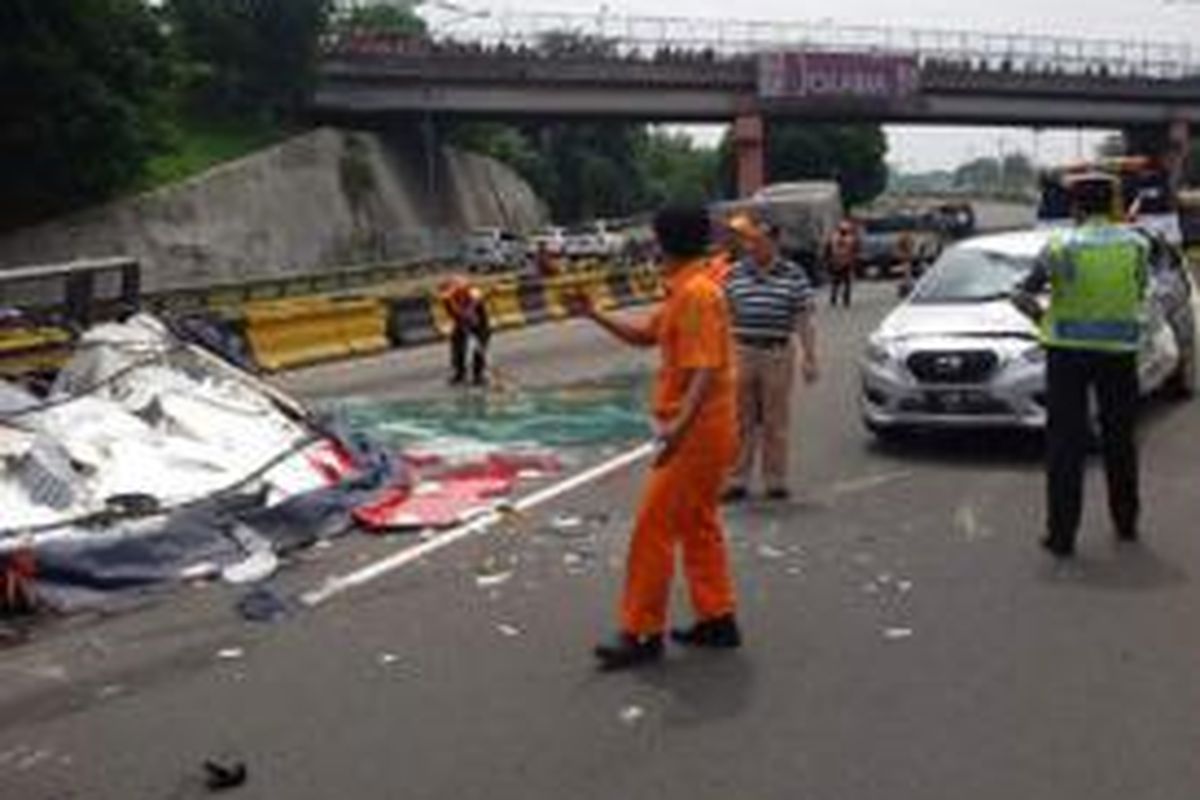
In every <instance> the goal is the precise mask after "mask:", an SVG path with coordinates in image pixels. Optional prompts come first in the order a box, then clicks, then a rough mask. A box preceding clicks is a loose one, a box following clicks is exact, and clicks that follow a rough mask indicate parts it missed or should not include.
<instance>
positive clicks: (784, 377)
mask: <svg viewBox="0 0 1200 800" xmlns="http://www.w3.org/2000/svg"><path fill="white" fill-rule="evenodd" d="M731 227H732V229H733V231H734V233H735V234H736V235H737V237H738V239H739V241H740V243H741V246H742V251H743V253H745V255H744V257H743V258H742V259H741V260H740V261H739V262H738V263H737V264H736V265H735V266H734V268H733V270H732V271H731V272H730V273H729V276H728V277H727V279H726V282H725V295H726V298H727V299H728V301H729V308H730V311H731V312H732V315H733V332H734V337H735V338H736V340H737V352H738V413H739V420H740V426H741V451H740V454H739V457H738V462H737V466H736V468H735V469H734V472H733V474H732V477H731V479H730V482H729V486H728V488H727V489H726V492H725V501H726V502H737V501H740V500H744V499H745V498H746V496H747V491H748V487H749V485H750V481H751V479H752V476H753V472H754V468H755V465H756V462H757V461H758V459H759V456H760V455H761V458H762V472H763V483H764V484H765V486H766V495H767V498H768V499H771V500H786V499H787V498H788V497H790V490H789V489H788V426H789V420H790V414H789V411H790V407H791V399H792V383H793V378H794V375H795V365H796V340H797V339H799V342H800V350H801V354H802V360H801V364H800V366H801V371H802V373H803V375H804V380H805V382H807V383H813V382H814V381H816V380H817V376H818V374H819V372H818V368H817V347H816V331H815V329H814V327H813V322H812V309H813V289H812V284H811V283H810V282H809V279H808V276H807V274H806V273H805V272H804V270H803V269H802V268H801V267H800V266H798V265H796V264H794V263H792V262H791V261H788V260H786V259H784V258H782V257H781V256H780V255H779V251H778V248H777V246H776V243H775V236H774V231H773V230H771V228H770V227H769V226H768V225H766V224H764V223H763V222H761V221H755V220H753V219H750V218H746V219H744V220H743V219H739V220H736V221H735V223H734V224H732V225H731Z"/></svg>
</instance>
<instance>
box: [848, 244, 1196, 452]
mask: <svg viewBox="0 0 1200 800" xmlns="http://www.w3.org/2000/svg"><path fill="white" fill-rule="evenodd" d="M1139 233H1140V234H1141V235H1143V236H1145V237H1146V240H1147V243H1148V244H1149V246H1150V249H1151V258H1150V261H1151V266H1150V285H1149V289H1148V291H1147V297H1146V303H1145V309H1144V314H1143V321H1144V332H1143V335H1142V341H1141V345H1140V350H1139V352H1138V376H1139V379H1140V384H1141V389H1142V391H1143V393H1149V392H1153V391H1156V390H1158V389H1160V388H1168V389H1171V390H1173V391H1174V392H1175V393H1177V394H1179V395H1181V396H1190V395H1191V394H1192V392H1193V391H1194V388H1195V380H1196V365H1195V357H1196V353H1195V349H1196V348H1195V341H1196V334H1195V319H1194V314H1193V307H1192V299H1193V296H1194V294H1195V289H1194V287H1193V285H1192V281H1191V279H1190V277H1189V275H1188V272H1187V268H1186V262H1185V261H1184V259H1183V256H1182V254H1181V253H1180V252H1179V250H1178V249H1177V248H1175V247H1173V246H1172V245H1170V244H1169V243H1168V242H1167V241H1166V240H1165V239H1164V238H1163V237H1161V236H1160V235H1158V234H1155V233H1153V232H1148V231H1144V230H1141V229H1139ZM1051 235H1052V234H1051V232H1049V231H1024V232H1018V233H1007V234H997V235H992V236H981V237H977V238H974V239H968V240H966V241H964V242H961V243H959V244H957V245H954V246H952V247H950V248H949V249H947V250H946V251H945V252H944V253H943V254H942V256H941V257H940V258H939V259H938V260H937V261H936V262H935V263H934V265H933V266H932V267H931V268H930V269H929V271H928V272H926V274H925V275H924V276H923V277H922V278H921V280H920V281H919V282H918V283H917V285H916V287H915V288H914V289H913V291H912V293H911V295H910V296H909V297H908V298H907V299H906V300H905V301H904V302H902V303H901V304H900V305H899V306H898V307H897V308H895V309H894V310H893V311H892V312H891V313H890V314H888V316H887V317H886V318H885V319H884V320H883V322H882V323H880V325H879V327H878V328H877V329H876V330H875V332H874V333H872V334H871V336H870V338H869V340H868V343H867V347H866V351H865V353H864V354H863V357H862V360H861V362H860V370H861V377H862V394H861V406H862V415H863V421H864V423H865V424H866V426H867V428H868V429H870V430H871V431H873V432H874V433H876V434H877V435H880V436H886V435H888V434H891V433H896V432H900V431H904V430H911V429H918V428H980V427H1006V428H1024V429H1039V428H1042V427H1044V426H1045V424H1046V397H1045V386H1046V360H1045V351H1044V350H1043V348H1042V346H1041V344H1040V343H1039V340H1038V335H1037V330H1036V328H1035V326H1034V324H1033V323H1032V322H1031V321H1030V320H1029V319H1028V318H1027V317H1025V316H1024V315H1022V314H1021V313H1020V312H1018V311H1017V310H1016V308H1015V307H1014V306H1013V305H1012V303H1011V300H1010V297H1011V295H1012V292H1013V290H1014V288H1015V287H1016V286H1017V284H1018V282H1019V281H1020V280H1021V279H1022V278H1024V277H1025V276H1026V275H1027V274H1028V272H1029V270H1030V269H1031V268H1032V265H1033V262H1034V259H1035V258H1037V256H1038V255H1039V254H1040V253H1041V252H1042V250H1043V249H1044V248H1045V246H1046V244H1047V243H1048V242H1049V239H1050V236H1051Z"/></svg>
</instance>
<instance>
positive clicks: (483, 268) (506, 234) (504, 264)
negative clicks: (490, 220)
mask: <svg viewBox="0 0 1200 800" xmlns="http://www.w3.org/2000/svg"><path fill="white" fill-rule="evenodd" d="M462 259H463V262H464V263H465V264H466V265H467V267H468V268H469V269H471V270H473V271H479V272H504V271H506V270H510V269H518V268H520V267H521V266H522V264H523V263H524V260H525V246H524V244H523V243H522V242H521V239H520V238H519V237H517V236H516V234H514V233H512V232H510V231H506V230H502V229H500V228H476V229H475V230H473V231H471V232H470V233H469V234H467V236H466V238H465V239H464V241H463V255H462Z"/></svg>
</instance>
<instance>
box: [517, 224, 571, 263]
mask: <svg viewBox="0 0 1200 800" xmlns="http://www.w3.org/2000/svg"><path fill="white" fill-rule="evenodd" d="M566 249H567V229H566V228H560V227H557V226H553V225H552V226H550V227H547V228H541V229H539V230H536V231H534V232H533V233H532V234H531V235H530V236H529V238H528V240H527V241H526V247H525V252H526V253H527V254H528V255H531V256H532V255H534V254H536V253H537V252H538V251H539V250H544V251H545V252H546V253H547V254H549V255H552V256H561V255H563V254H564V253H565V252H566Z"/></svg>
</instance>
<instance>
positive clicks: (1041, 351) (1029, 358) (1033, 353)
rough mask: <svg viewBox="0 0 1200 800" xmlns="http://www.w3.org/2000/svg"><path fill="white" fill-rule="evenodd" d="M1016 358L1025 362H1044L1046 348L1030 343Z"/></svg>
mask: <svg viewBox="0 0 1200 800" xmlns="http://www.w3.org/2000/svg"><path fill="white" fill-rule="evenodd" d="M1018 358H1019V359H1020V360H1021V361H1023V362H1025V363H1026V364H1044V363H1046V348H1045V347H1042V345H1040V344H1034V345H1030V346H1029V347H1026V348H1025V349H1024V350H1022V351H1021V352H1020V354H1019V355H1018Z"/></svg>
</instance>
